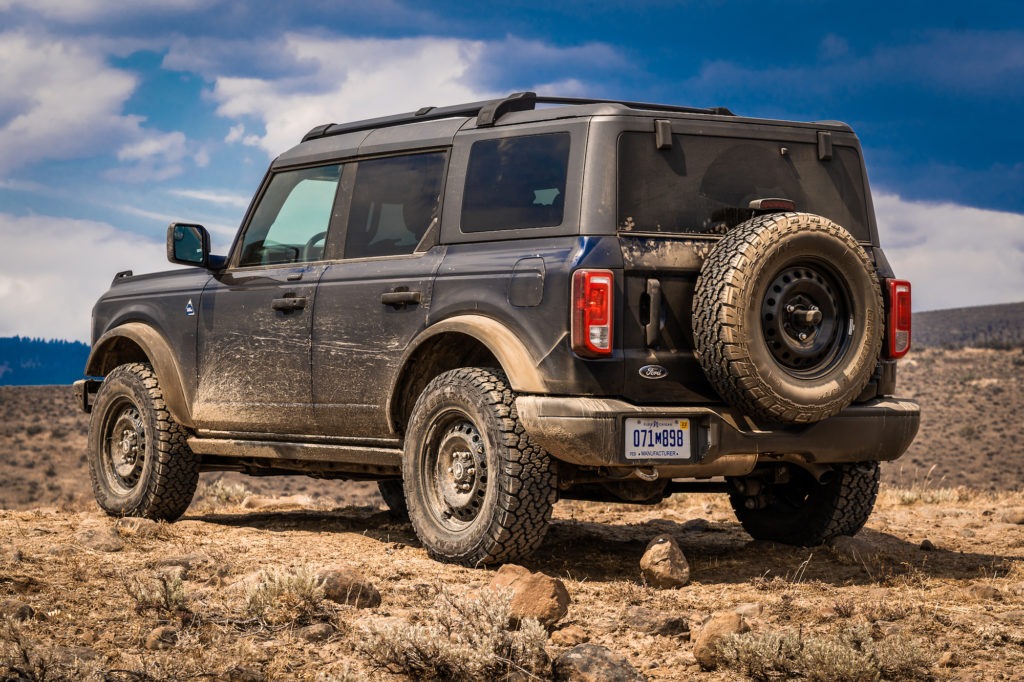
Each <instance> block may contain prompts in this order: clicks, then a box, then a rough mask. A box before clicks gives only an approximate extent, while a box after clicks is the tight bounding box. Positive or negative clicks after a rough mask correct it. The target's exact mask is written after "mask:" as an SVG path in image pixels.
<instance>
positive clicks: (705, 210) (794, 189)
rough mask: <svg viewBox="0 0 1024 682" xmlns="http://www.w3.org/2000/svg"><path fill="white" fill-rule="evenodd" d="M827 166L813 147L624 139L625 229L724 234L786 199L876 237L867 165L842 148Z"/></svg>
mask: <svg viewBox="0 0 1024 682" xmlns="http://www.w3.org/2000/svg"><path fill="white" fill-rule="evenodd" d="M834 150H835V151H834V157H833V158H832V159H831V160H827V161H822V160H820V159H819V158H818V147H817V145H816V144H814V143H807V142H794V141H769V140H752V139H743V138H730V137H712V136H701V135H673V136H672V147H671V148H669V149H658V146H657V144H656V143H655V137H654V134H653V133H641V132H627V133H623V134H622V136H621V137H620V138H619V180H618V185H619V208H618V214H619V215H618V224H619V229H620V230H624V231H633V230H635V231H638V232H671V233H695V234H724V233H725V232H727V231H728V230H730V229H732V228H733V227H735V226H736V225H738V224H740V223H741V222H743V221H745V220H748V219H750V218H751V217H753V216H754V214H755V211H754V210H752V209H751V208H750V204H751V202H752V201H755V200H757V199H787V200H789V201H791V202H793V204H794V205H795V207H796V210H798V211H805V212H808V213H816V214H818V215H822V216H825V217H826V218H830V219H831V220H833V221H835V222H836V223H838V224H840V225H842V226H843V227H845V228H846V229H847V230H849V231H850V233H851V234H853V236H854V237H857V238H858V239H861V240H867V239H868V238H869V236H870V235H869V232H868V220H867V205H866V202H865V191H864V180H863V174H862V172H861V161H860V156H859V155H858V153H857V150H856V149H854V148H853V147H845V146H836V147H835V148H834Z"/></svg>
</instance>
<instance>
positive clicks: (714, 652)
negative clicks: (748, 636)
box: [693, 611, 749, 670]
mask: <svg viewBox="0 0 1024 682" xmlns="http://www.w3.org/2000/svg"><path fill="white" fill-rule="evenodd" d="M747 630H749V628H748V627H747V623H746V621H745V620H744V618H743V616H741V615H740V614H738V613H736V612H735V611H722V612H719V613H716V614H714V615H713V616H711V619H710V620H709V621H708V622H707V623H705V624H704V626H703V627H702V628H701V629H700V630H699V631H698V632H697V636H696V638H694V640H693V657H694V658H696V659H697V663H699V664H700V667H702V668H704V669H705V670H714V669H715V668H717V667H718V664H719V653H718V645H719V644H720V643H721V642H722V640H724V639H725V638H726V637H729V636H731V635H739V634H742V633H744V632H746V631H747Z"/></svg>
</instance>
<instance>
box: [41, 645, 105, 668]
mask: <svg viewBox="0 0 1024 682" xmlns="http://www.w3.org/2000/svg"><path fill="white" fill-rule="evenodd" d="M50 656H51V658H53V660H54V661H56V662H57V663H60V664H61V665H65V666H68V667H73V666H75V665H77V664H78V663H79V662H84V663H87V662H89V661H95V660H96V659H98V658H101V657H102V656H103V654H101V653H100V652H98V651H96V650H95V649H93V648H91V647H87V646H55V647H53V648H52V649H50Z"/></svg>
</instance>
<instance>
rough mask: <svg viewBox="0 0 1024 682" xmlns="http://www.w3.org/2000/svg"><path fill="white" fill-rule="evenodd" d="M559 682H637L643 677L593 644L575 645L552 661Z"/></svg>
mask: <svg viewBox="0 0 1024 682" xmlns="http://www.w3.org/2000/svg"><path fill="white" fill-rule="evenodd" d="M554 673H555V680H558V681H559V682H640V681H642V680H643V679H644V677H643V675H641V674H640V672H639V671H638V670H637V669H636V668H634V667H633V666H632V664H630V662H629V661H628V660H626V657H625V656H622V655H621V654H617V653H615V652H614V651H611V650H610V649H608V648H607V647H603V646H599V645H597V644H579V645H577V646H574V647H573V648H571V649H569V650H568V651H566V652H564V653H563V654H562V655H561V656H559V657H558V658H556V659H555V664H554Z"/></svg>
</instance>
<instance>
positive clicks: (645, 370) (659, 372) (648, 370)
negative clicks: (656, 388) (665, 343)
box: [640, 365, 668, 379]
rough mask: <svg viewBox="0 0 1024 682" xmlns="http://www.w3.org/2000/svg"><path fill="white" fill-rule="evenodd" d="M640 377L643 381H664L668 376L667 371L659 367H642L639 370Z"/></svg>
mask: <svg viewBox="0 0 1024 682" xmlns="http://www.w3.org/2000/svg"><path fill="white" fill-rule="evenodd" d="M640 376H642V377H643V378H644V379H664V378H665V377H667V376H668V370H667V369H665V368H664V367H662V366H661V365H644V366H643V367H641V368H640Z"/></svg>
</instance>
